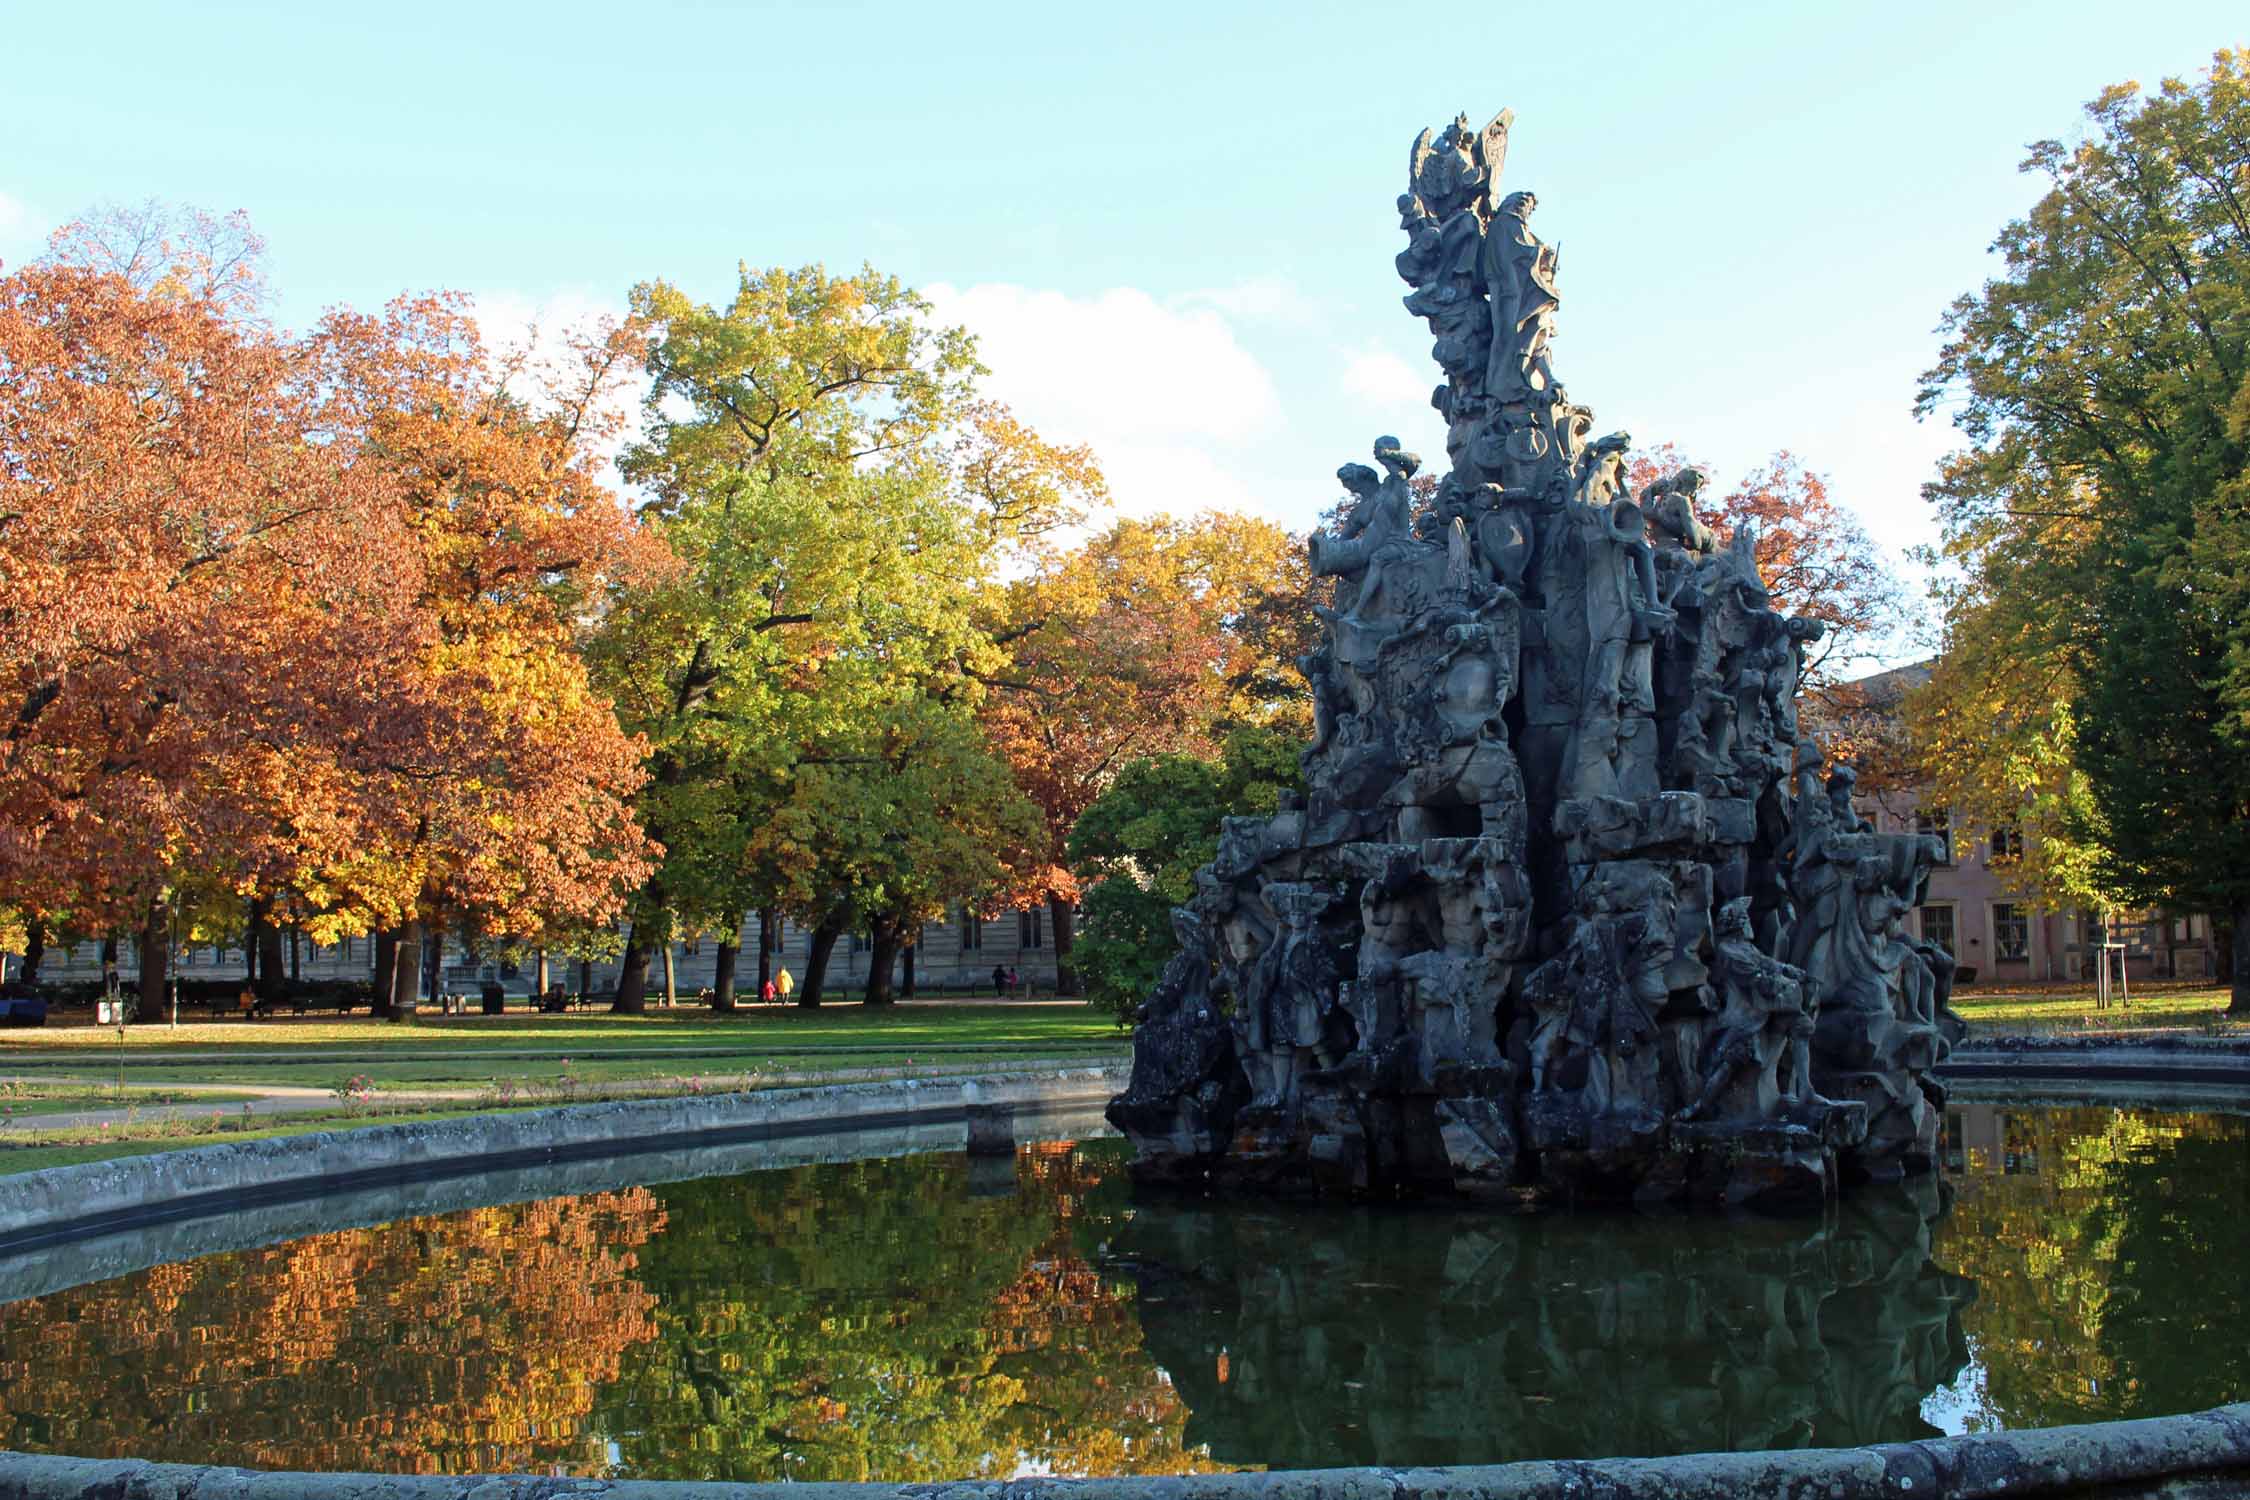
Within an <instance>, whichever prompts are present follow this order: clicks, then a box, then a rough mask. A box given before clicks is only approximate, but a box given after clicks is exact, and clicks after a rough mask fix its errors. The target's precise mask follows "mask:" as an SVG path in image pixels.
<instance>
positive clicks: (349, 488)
mask: <svg viewBox="0 0 2250 1500" xmlns="http://www.w3.org/2000/svg"><path fill="white" fill-rule="evenodd" d="M83 242H84V241H83V238H82V237H77V236H74V235H73V234H72V233H71V232H70V231H66V232H65V233H64V234H62V235H58V237H57V241H56V246H57V250H56V254H55V255H53V256H51V257H50V258H49V259H47V260H46V261H43V262H41V263H38V264H35V265H32V266H29V267H26V268H23V269H20V270H17V271H14V272H12V273H10V274H8V275H6V276H5V277H0V690H4V691H5V692H6V694H7V697H8V703H7V707H6V710H5V718H6V721H7V728H6V729H5V730H4V731H0V736H4V738H0V891H4V892H5V893H6V894H7V896H8V897H9V898H10V899H11V900H12V901H13V902H14V903H16V904H19V905H21V906H22V907H24V908H26V909H27V910H29V911H32V912H35V913H40V914H44V915H49V916H58V917H59V916H61V915H63V914H68V915H69V916H70V918H71V919H72V920H73V921H75V922H76V923H77V924H78V925H80V926H82V927H85V928H89V929H92V930H112V931H114V930H118V929H124V930H131V931H138V932H139V934H140V937H141V947H142V954H143V961H142V965H141V985H142V1014H143V1015H144V1016H146V1017H149V1018H152V1019H153V1018H154V1016H155V1014H156V1013H157V1011H158V1009H159V1003H160V997H161V994H162V989H163V984H164V978H165V967H166V959H167V957H168V951H169V927H170V923H171V920H172V917H173V913H174V910H175V908H176V905H177V903H178V901H179V899H180V898H181V896H182V894H183V893H184V892H193V893H197V894H199V895H201V896H202V897H204V898H205V899H211V898H212V896H213V895H214V893H216V894H217V895H219V896H221V897H223V898H225V899H231V900H234V901H237V902H239V903H241V904H242V905H243V906H244V907H246V908H247V909H248V910H250V911H251V912H253V913H255V912H257V911H259V910H261V909H264V910H270V909H271V907H272V905H273V903H275V902H276V901H279V900H282V899H284V898H286V899H289V900H292V901H295V902H298V903H300V904H302V905H303V906H305V907H306V908H307V909H308V910H309V912H310V914H311V915H312V919H313V922H314V924H315V928H316V931H317V930H319V928H320V927H321V926H325V927H326V928H327V929H329V931H330V932H332V933H343V932H365V931H368V930H371V929H380V928H384V927H387V926H398V925H406V926H409V927H411V925H412V924H414V923H416V922H419V921H424V920H429V919H430V918H431V917H433V916H434V915H435V913H436V911H437V909H439V908H441V907H442V908H444V909H445V910H447V911H449V912H450V913H452V914H454V915H459V916H470V917H473V918H474V919H475V920H478V921H481V922H484V923H487V924H489V925H498V926H500V927H502V928H519V927H520V924H524V923H535V922H538V921H543V920H551V919H553V918H555V917H557V916H559V915H561V914H564V913H568V914H571V915H576V916H592V917H595V918H601V917H604V916H606V915H608V914H611V913H614V911H615V910H616V909H617V907H618V905H619V904H620V897H621V894H622V888H623V886H624V884H625V883H627V882H630V881H631V880H633V879H635V878H636V877H637V874H638V873H639V871H640V870H641V869H643V868H645V858H646V846H645V842H644V841H643V840H642V838H641V835H640V833H639V831H638V829H637V827H635V825H634V824H633V822H632V819H631V816H630V811H629V806H628V802H627V799H628V798H629V797H630V795H631V793H632V791H633V789H634V787H635V786H637V784H638V781H639V777H640V771H639V767H638V753H637V747H635V746H634V745H633V743H632V742H631V741H629V740H627V739H626V738H625V737H624V736H623V735H622V733H620V731H619V730H618V728H617V726H616V723H615V720H614V717H613V716H612V715H610V713H609V711H608V709H607V706H606V704H604V703H602V702H601V700H599V699H598V698H596V697H594V696H593V695H592V693H591V691H590V689H589V688H588V687H587V685H586V678H585V674H584V669H583V667H582V666H581V664H580V663H579V662H578V660H577V658H576V656H575V654H574V652H573V649H572V642H571V640H570V639H569V633H570V630H571V629H572V625H571V621H572V617H573V615H572V612H573V609H574V604H573V596H572V595H571V592H570V585H568V584H567V583H565V582H563V581H562V580H564V579H566V578H568V577H570V576H572V575H575V574H576V573H578V572H579V571H580V570H581V569H584V570H585V571H587V572H589V573H599V572H600V571H601V570H602V569H605V568H612V567H614V568H623V567H626V566H628V565H629V560H628V558H627V555H626V552H625V551H624V548H625V546H626V544H627V543H628V541H629V537H628V536H627V533H626V532H625V529H624V528H623V526H622V524H621V520H619V519H618V518H617V512H616V507H615V505H614V502H611V501H609V500H608V499H607V497H606V495H604V494H601V493H598V492H597V489H596V488H594V487H591V486H592V481H591V477H590V471H589V470H588V469H587V467H586V465H585V462H584V460H583V458H582V457H581V456H580V445H579V438H578V435H577V434H576V433H575V432H574V431H572V430H571V427H570V418H569V417H568V416H567V414H566V415H561V416H556V415H549V416H539V415H536V414H533V413H531V412H529V411H527V410H525V409H523V408H522V407H521V406H520V405H518V404H516V403H514V402H513V400H512V398H509V397H507V396H505V394H504V393H502V392H500V391H498V390H496V389H494V388H492V387H491V386H490V385H489V383H488V382H489V378H490V377H489V374H488V370H487V363H488V362H487V361H485V359H484V357H483V354H482V351H481V349H480V348H479V347H478V346H477V345H476V343H475V340H474V336H473V329H472V328H471V326H470V325H469V324H468V323H467V320H466V319H465V318H464V317H463V316H462V315H461V314H460V313H459V312H458V310H457V309H454V308H452V307H450V306H449V305H448V304H446V303H444V302H443V301H441V300H440V301H429V300H425V301H422V302H412V303H402V304H400V305H398V306H397V307H394V308H393V309H392V310H391V311H390V312H389V313H387V314H385V315H384V316H382V317H380V318H365V317H360V316H357V315H353V314H349V313H338V314H334V315H332V316H331V317H330V318H329V319H327V320H326V321H325V322H324V323H323V324H322V325H321V326H320V327H318V328H316V329H315V330H314V331H313V332H312V333H310V334H307V335H304V336H300V337H289V336H283V335H279V334H276V333H274V332H272V331H270V330H269V329H267V328H266V327H265V326H264V325H263V322H262V320H260V319H257V318H255V317H249V316H245V315H244V309H243V306H242V304H241V303H240V302H239V301H238V300H235V299H234V293H235V292H237V291H238V290H239V289H240V287H241V285H242V284H243V280H244V278H242V277H239V276H232V275H230V276H229V277H227V278H225V280H224V282H223V284H221V285H220V287H219V290H218V291H214V290H213V289H212V286H211V285H210V284H208V283H205V284H199V283H198V280H197V277H196V276H195V275H194V274H193V273H194V271H195V269H196V267H195V264H194V261H193V256H192V255H190V257H189V259H188V262H187V263H186V267H185V271H184V272H182V273H180V274H149V273H148V268H147V267H145V266H141V267H133V266H126V267H124V268H113V269H102V268H100V266H99V265H98V264H97V265H92V266H90V265H86V264H79V263H74V262H73V261H72V260H71V259H70V258H69V256H68V251H69V249H70V247H71V246H73V245H76V244H81V243H83ZM129 272H130V274H129ZM480 497H481V500H480ZM480 504H481V508H480ZM605 511H606V512H607V513H608V515H609V517H610V518H611V519H609V520H608V521H607V522H606V523H605V522H604V520H603V516H604V513H605ZM542 518H543V519H542Z"/></svg>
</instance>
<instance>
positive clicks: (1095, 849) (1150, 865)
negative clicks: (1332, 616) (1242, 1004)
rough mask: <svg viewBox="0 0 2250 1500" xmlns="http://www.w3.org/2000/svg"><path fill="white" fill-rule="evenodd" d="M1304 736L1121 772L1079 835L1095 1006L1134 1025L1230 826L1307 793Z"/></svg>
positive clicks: (1273, 734) (1263, 735)
mask: <svg viewBox="0 0 2250 1500" xmlns="http://www.w3.org/2000/svg"><path fill="white" fill-rule="evenodd" d="M1297 749H1298V736H1297V734H1296V732H1295V730H1294V728H1293V727H1292V726H1290V725H1288V724H1287V723H1282V724H1267V725H1249V726H1245V727H1243V728H1239V729H1237V730H1235V731H1234V732H1233V733H1232V734H1230V735H1228V736H1227V739H1226V743H1225V745H1224V747H1223V749H1222V753H1221V755H1220V757H1219V759H1217V760H1205V759H1200V758H1198V757H1196V756H1192V755H1156V756H1150V757H1148V758H1147V759H1144V760H1137V761H1134V762H1132V763H1131V764H1129V765H1127V766H1126V767H1125V769H1124V770H1123V771H1121V772H1119V773H1118V775H1117V777H1116V779H1115V780H1114V781H1112V782H1111V783H1110V785H1109V787H1108V789H1107V790H1105V791H1103V792H1102V794H1101V795H1100V796H1099V797H1097V798H1095V799H1094V801H1093V803H1092V805H1091V806H1089V807H1088V808H1087V809H1086V811H1085V812H1084V814H1082V815H1081V816H1080V817H1079V819H1078V822H1077V824H1076V825H1075V826H1074V827H1073V828H1072V829H1071V832H1070V842H1069V856H1070V861H1071V867H1072V869H1073V870H1074V871H1076V873H1077V877H1078V880H1079V883H1080V885H1081V887H1082V888H1084V889H1085V892H1086V895H1085V930H1084V932H1083V933H1082V934H1081V935H1080V937H1079V940H1078V963H1079V973H1080V975H1081V977H1082V978H1083V980H1084V982H1085V985H1086V998H1087V1000H1088V1001H1089V1002H1090V1003H1092V1004H1094V1005H1096V1006H1099V1007H1101V1008H1103V1009H1106V1010H1109V1011H1111V1012H1113V1013H1114V1014H1115V1015H1116V1016H1117V1018H1118V1020H1119V1021H1120V1023H1130V1022H1131V1021H1132V1019H1133V1015H1134V1012H1135V1011H1136V1010H1138V1009H1139V1007H1140V1004H1141V1002H1142V1001H1143V1000H1145V999H1147V998H1148V995H1149V991H1150V990H1151V989H1153V988H1154V987H1155V984H1156V977H1157V975H1158V974H1159V973H1160V972H1161V971H1162V970H1163V968H1164V965H1165V964H1166V962H1168V961H1169V960H1170V959H1171V957H1172V955H1173V953H1175V952H1176V951H1178V946H1179V945H1178V943H1177V941H1176V940H1175V939H1174V938H1173V935H1172V918H1171V912H1172V908H1173V907H1175V906H1179V905H1181V904H1183V903H1184V902H1186V901H1187V899H1188V898H1189V897H1190V896H1192V895H1193V894H1194V893H1195V872H1196V871H1197V870H1198V869H1200V868H1201V867H1202V866H1204V865H1206V864H1208V863H1209V862H1210V861H1211V859H1212V857H1213V856H1214V855H1216V854H1217V853H1218V852H1219V833H1220V829H1221V827H1222V825H1223V823H1224V820H1225V819H1227V818H1230V817H1250V816H1253V815H1257V816H1266V815H1270V814H1272V813H1273V811H1274V810H1275V809H1276V808H1277V807H1279V806H1280V803H1281V796H1282V794H1283V793H1284V792H1289V791H1296V790H1299V789H1301V788H1302V787H1303V784H1304V782H1303V778H1302V776H1301V774H1300V772H1299V770H1298V765H1297Z"/></svg>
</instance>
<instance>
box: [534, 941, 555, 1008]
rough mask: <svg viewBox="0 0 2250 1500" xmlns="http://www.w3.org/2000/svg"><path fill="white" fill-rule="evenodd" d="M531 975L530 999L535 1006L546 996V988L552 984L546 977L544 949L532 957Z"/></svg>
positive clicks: (545, 953) (545, 954)
mask: <svg viewBox="0 0 2250 1500" xmlns="http://www.w3.org/2000/svg"><path fill="white" fill-rule="evenodd" d="M531 973H532V980H531V998H532V1003H533V1004H537V1003H538V1002H539V1000H540V999H541V998H542V997H544V996H545V995H546V993H547V986H548V985H549V984H550V983H552V981H551V980H550V979H549V978H548V975H547V950H546V949H544V948H541V949H539V950H538V952H537V954H536V955H535V956H534V957H533V959H532V968H531Z"/></svg>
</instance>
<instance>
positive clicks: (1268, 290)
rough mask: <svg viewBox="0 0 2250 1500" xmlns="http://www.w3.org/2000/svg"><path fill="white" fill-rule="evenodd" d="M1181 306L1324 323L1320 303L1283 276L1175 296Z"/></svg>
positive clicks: (1258, 319)
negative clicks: (1315, 301)
mask: <svg viewBox="0 0 2250 1500" xmlns="http://www.w3.org/2000/svg"><path fill="white" fill-rule="evenodd" d="M1173 304H1174V305H1175V306H1178V307H1183V308H1192V307H1199V306H1202V307H1212V308H1216V309H1217V310H1218V311H1220V312H1221V313H1224V314H1225V315H1226V316H1228V317H1230V318H1239V319H1242V320H1243V321H1244V322H1255V323H1273V324H1279V325H1281V326H1283V327H1290V328H1306V327H1312V326H1314V325H1317V324H1319V323H1320V322H1322V321H1323V320H1322V318H1321V315H1320V309H1319V306H1318V305H1317V304H1316V303H1314V302H1313V301H1312V299H1311V298H1309V297H1307V296H1305V294H1304V293H1303V292H1301V291H1299V290H1298V289H1297V284H1296V283H1295V282H1293V281H1290V280H1288V279H1287V278H1286V277H1281V276H1253V277H1251V278H1249V279H1248V280H1246V281H1238V282H1236V283H1234V284H1233V285H1232V286H1220V287H1209V288H1206V289H1204V290H1202V291H1195V292H1189V293H1187V294H1185V295H1184V296H1181V297H1177V298H1174V299H1173Z"/></svg>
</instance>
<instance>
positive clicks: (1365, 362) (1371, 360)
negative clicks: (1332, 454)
mask: <svg viewBox="0 0 2250 1500" xmlns="http://www.w3.org/2000/svg"><path fill="white" fill-rule="evenodd" d="M1339 378H1340V379H1341V381H1342V382H1343V387H1344V390H1345V392H1346V393H1347V394H1349V395H1351V396H1353V397H1355V398H1357V399H1358V400H1361V401H1364V402H1366V403H1367V404H1368V405H1369V406H1372V407H1376V408H1379V409H1380V408H1385V407H1392V406H1402V407H1405V408H1407V409H1408V410H1409V411H1415V410H1417V409H1418V408H1421V407H1423V406H1427V405H1428V404H1429V399H1430V389H1431V387H1432V386H1435V385H1436V384H1437V383H1438V380H1439V378H1440V377H1439V374H1438V372H1437V371H1436V370H1435V369H1416V368H1415V367H1414V366H1413V365H1411V364H1409V363H1407V362H1406V361H1405V360H1403V359H1401V358H1399V356H1397V355H1396V354H1393V353H1392V352H1391V351H1390V350H1388V349H1381V348H1376V347H1374V346H1373V345H1370V346H1369V347H1367V348H1364V349H1362V350H1360V351H1359V352H1358V353H1356V354H1350V355H1346V356H1345V357H1344V368H1343V373H1342V375H1341V376H1340V377H1339Z"/></svg>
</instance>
